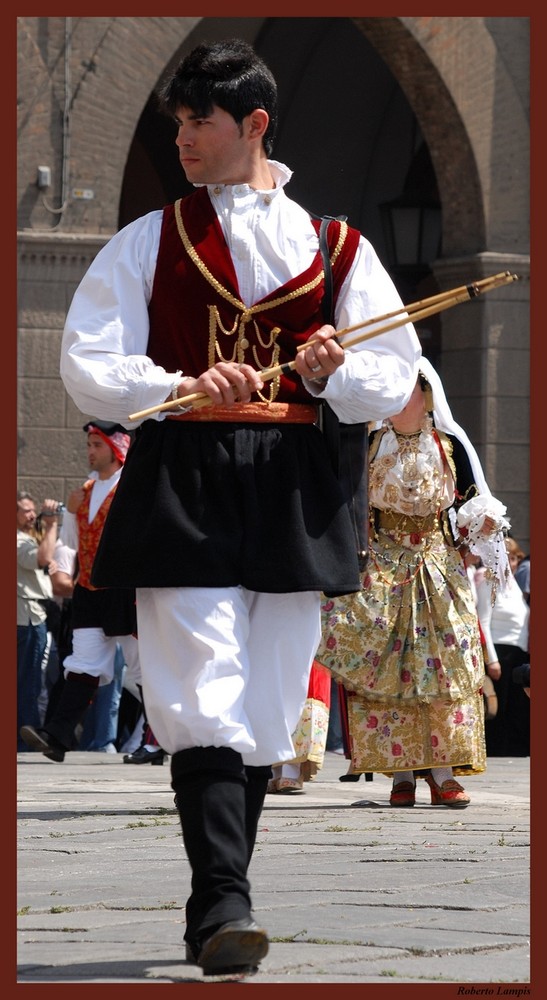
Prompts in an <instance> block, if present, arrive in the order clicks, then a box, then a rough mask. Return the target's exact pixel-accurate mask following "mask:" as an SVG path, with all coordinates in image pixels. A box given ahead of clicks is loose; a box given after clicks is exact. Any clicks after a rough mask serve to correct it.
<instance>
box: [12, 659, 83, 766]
mask: <svg viewBox="0 0 547 1000" xmlns="http://www.w3.org/2000/svg"><path fill="white" fill-rule="evenodd" d="M98 686H99V678H98V677H92V676H91V674H76V673H69V674H67V676H66V679H65V683H64V685H63V689H62V691H61V694H60V696H59V701H58V702H57V706H56V708H55V711H54V713H53V716H52V717H51V719H49V721H48V722H47V724H46V725H45V726H44V727H43V728H42V729H34V727H33V726H23V727H22V729H21V734H20V735H21V738H22V739H23V740H24V741H25V743H28V745H29V746H32V747H33V748H34V749H35V750H41V751H42V753H43V754H44V756H45V757H49V758H50V760H55V761H57V762H58V763H61V762H62V761H63V760H64V759H65V753H66V751H67V750H71V749H72V746H73V741H74V730H75V729H76V726H77V725H78V723H79V722H80V719H81V718H82V716H83V714H84V712H85V710H86V708H88V707H89V705H91V703H92V701H93V699H94V697H95V694H96V692H97V688H98Z"/></svg>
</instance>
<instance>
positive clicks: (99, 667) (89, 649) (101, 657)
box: [64, 628, 141, 686]
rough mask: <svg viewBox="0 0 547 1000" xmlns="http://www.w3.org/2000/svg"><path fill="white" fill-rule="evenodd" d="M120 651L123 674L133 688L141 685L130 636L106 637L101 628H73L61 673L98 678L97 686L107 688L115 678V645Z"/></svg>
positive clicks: (136, 649) (136, 653) (135, 645)
mask: <svg viewBox="0 0 547 1000" xmlns="http://www.w3.org/2000/svg"><path fill="white" fill-rule="evenodd" d="M117 643H119V644H120V646H121V647H122V651H123V656H124V660H125V664H126V667H127V670H126V673H127V675H128V677H129V678H130V679H131V681H132V682H133V683H134V684H135V685H136V684H140V683H141V668H140V662H139V644H138V642H137V640H136V639H135V636H133V635H105V634H104V632H103V630H102V628H75V629H74V631H73V633H72V653H71V654H70V655H69V656H67V657H65V662H64V672H65V677H66V675H67V674H68V673H74V674H90V675H91V677H100V681H99V684H100V685H101V686H102V685H104V684H110V681H111V680H112V678H113V677H114V658H115V656H116V645H117Z"/></svg>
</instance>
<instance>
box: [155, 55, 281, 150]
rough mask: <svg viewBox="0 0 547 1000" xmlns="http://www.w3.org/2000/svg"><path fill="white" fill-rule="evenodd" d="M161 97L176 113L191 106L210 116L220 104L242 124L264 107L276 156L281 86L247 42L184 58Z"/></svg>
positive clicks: (267, 138) (267, 143) (267, 140)
mask: <svg viewBox="0 0 547 1000" xmlns="http://www.w3.org/2000/svg"><path fill="white" fill-rule="evenodd" d="M159 97H160V100H161V101H162V103H163V105H164V107H165V109H166V111H168V112H169V113H170V114H175V112H176V110H177V108H179V107H186V108H190V109H191V111H192V112H193V113H194V114H195V115H203V116H204V117H205V116H207V115H209V114H211V111H212V110H213V106H214V105H216V106H217V107H219V108H221V109H222V110H223V111H227V112H228V114H230V115H231V116H232V118H233V119H234V121H235V122H237V124H238V125H241V123H242V121H243V119H244V118H246V117H247V115H249V114H251V112H252V111H254V110H255V108H262V109H263V110H264V111H267V113H268V115H269V118H270V122H269V125H268V128H267V130H266V132H265V133H264V137H263V145H264V149H265V151H266V154H267V155H268V156H269V155H270V153H271V151H272V147H273V140H274V137H275V132H276V129H277V84H276V82H275V79H274V77H273V74H272V73H271V72H270V70H269V69H268V67H267V66H266V64H265V63H264V62H263V61H262V59H261V58H260V56H258V55H257V54H256V52H255V51H254V49H253V47H252V46H251V45H249V44H248V43H247V42H245V41H243V40H242V39H240V38H230V39H227V40H225V41H220V42H204V43H203V44H201V45H198V46H196V48H195V49H193V50H192V51H191V52H190V53H189V54H188V55H187V56H185V57H184V59H183V60H182V62H181V63H180V64H179V66H178V68H177V69H176V70H175V73H174V74H173V76H172V77H171V79H170V80H168V82H167V83H166V84H165V85H164V87H163V89H162V90H161V91H160V94H159Z"/></svg>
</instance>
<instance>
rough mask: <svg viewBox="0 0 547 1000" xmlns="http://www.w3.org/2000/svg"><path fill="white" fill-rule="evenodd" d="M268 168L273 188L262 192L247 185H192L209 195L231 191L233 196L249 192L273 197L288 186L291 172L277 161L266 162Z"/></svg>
mask: <svg viewBox="0 0 547 1000" xmlns="http://www.w3.org/2000/svg"><path fill="white" fill-rule="evenodd" d="M268 166H269V168H270V171H271V175H272V177H273V181H274V185H275V187H274V188H264V189H263V190H261V189H257V188H252V187H251V186H250V185H249V184H207V185H205V184H194V187H207V190H208V192H209V194H210V195H219V194H221V193H222V192H223V191H231V192H233V193H234V194H244V195H248V194H249V193H250V192H253V193H255V194H258V193H260V194H269V195H271V196H273V195H274V192H275V191H280V190H281V189H282V188H284V187H285V184H288V182H289V181H290V179H291V177H292V175H293V171H292V170H290V169H289V167H287V166H285V164H284V163H280V162H279V161H278V160H268Z"/></svg>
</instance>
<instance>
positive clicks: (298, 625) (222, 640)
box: [137, 587, 321, 766]
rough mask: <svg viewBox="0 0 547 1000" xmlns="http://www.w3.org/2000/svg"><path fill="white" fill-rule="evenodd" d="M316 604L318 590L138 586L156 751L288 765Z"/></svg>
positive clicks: (313, 639) (317, 617) (314, 641)
mask: <svg viewBox="0 0 547 1000" xmlns="http://www.w3.org/2000/svg"><path fill="white" fill-rule="evenodd" d="M320 602H321V595H320V593H319V592H315V591H313V592H310V591H306V592H304V593H295V594H259V593H255V592H254V591H249V590H245V589H244V588H243V587H231V588H225V587H223V588H209V587H207V588H204V587H196V588H194V587H172V588H171V587H164V588H153V589H151V588H138V589H137V627H138V635H139V654H140V663H141V670H142V684H143V694H144V703H145V705H146V714H147V716H148V720H149V722H150V725H151V727H152V729H153V731H154V735H155V737H156V739H157V740H158V742H159V744H160V746H161V747H163V749H164V750H166V751H167V752H168V753H169V754H173V753H175V752H176V751H177V750H186V749H188V748H190V747H207V746H214V747H230V748H231V749H232V750H236V751H237V752H238V753H241V755H242V757H243V762H244V764H249V765H254V766H265V765H268V764H274V763H276V762H279V761H284V760H291V758H293V757H294V747H293V743H292V739H291V733H292V732H293V731H294V729H295V728H296V725H297V722H298V719H299V718H300V713H301V711H302V708H303V706H304V702H305V700H306V696H307V692H308V682H309V675H310V670H311V665H312V661H313V658H314V655H315V652H316V650H317V647H318V645H319V639H320V634H321V610H320Z"/></svg>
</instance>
